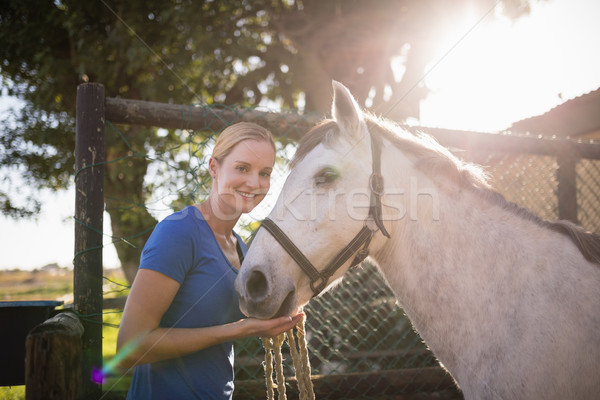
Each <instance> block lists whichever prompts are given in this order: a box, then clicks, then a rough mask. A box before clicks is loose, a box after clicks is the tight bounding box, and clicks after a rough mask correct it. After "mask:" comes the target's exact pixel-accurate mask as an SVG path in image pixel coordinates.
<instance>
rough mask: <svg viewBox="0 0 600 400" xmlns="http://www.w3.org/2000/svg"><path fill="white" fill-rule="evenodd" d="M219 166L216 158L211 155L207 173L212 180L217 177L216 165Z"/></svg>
mask: <svg viewBox="0 0 600 400" xmlns="http://www.w3.org/2000/svg"><path fill="white" fill-rule="evenodd" d="M218 166H219V162H218V161H217V159H216V158H214V157H211V158H210V159H209V160H208V173H209V174H210V176H211V177H212V178H213V180H214V179H215V178H216V177H217V169H218V168H217V167H218Z"/></svg>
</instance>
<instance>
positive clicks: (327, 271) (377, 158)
mask: <svg viewBox="0 0 600 400" xmlns="http://www.w3.org/2000/svg"><path fill="white" fill-rule="evenodd" d="M371 153H372V155H373V158H372V164H373V165H372V168H373V169H372V173H371V176H370V178H369V189H370V191H371V199H370V206H369V215H368V216H367V218H366V219H365V223H364V226H363V227H362V229H361V230H360V231H359V232H358V233H357V234H356V236H354V238H353V239H352V240H351V241H350V243H348V244H347V245H346V247H344V248H343V249H342V250H340V252H339V253H337V255H336V256H335V257H333V259H332V260H331V261H330V262H329V263H328V264H327V265H326V266H325V268H324V269H323V270H322V271H319V270H317V269H316V268H315V266H314V265H313V264H312V263H311V262H310V261H309V260H308V258H306V256H305V255H304V254H303V253H302V251H300V249H298V247H296V245H295V244H294V243H293V242H292V241H291V240H290V238H289V237H288V236H287V235H286V234H285V233H284V232H283V231H282V230H281V229H280V228H279V227H278V226H277V225H276V224H275V222H273V220H271V219H269V218H265V220H264V221H263V222H262V224H261V227H263V228H265V229H266V230H267V231H268V232H269V233H270V234H271V235H272V236H273V237H274V238H275V240H277V242H279V244H280V245H281V247H283V248H284V250H285V251H286V252H287V253H288V254H289V255H290V257H292V258H293V259H294V261H296V263H297V264H298V266H299V267H300V269H302V271H304V273H305V274H306V275H307V276H308V277H309V279H310V288H311V289H312V291H313V297H315V296H317V295H319V293H321V292H322V291H323V290H324V289H325V288H326V287H327V284H328V283H329V278H331V276H332V275H333V274H334V273H335V272H336V271H337V270H338V269H339V268H340V267H341V266H342V265H343V264H344V263H345V262H346V261H348V260H349V259H350V257H352V255H355V256H354V260H353V261H352V263H351V264H350V267H353V266H354V265H357V264H359V263H361V262H362V261H363V260H364V259H365V258H366V257H367V256H368V255H369V244H370V243H371V239H372V238H373V234H374V233H375V232H377V231H378V230H380V231H381V233H382V234H383V235H384V236H386V237H387V238H389V237H390V234H389V233H388V231H387V230H386V229H385V226H384V225H383V221H382V220H381V216H382V211H381V196H383V193H384V187H383V176H381V142H380V140H379V138H375V137H374V136H373V135H371ZM373 222H374V223H375V227H373ZM361 246H362V247H361Z"/></svg>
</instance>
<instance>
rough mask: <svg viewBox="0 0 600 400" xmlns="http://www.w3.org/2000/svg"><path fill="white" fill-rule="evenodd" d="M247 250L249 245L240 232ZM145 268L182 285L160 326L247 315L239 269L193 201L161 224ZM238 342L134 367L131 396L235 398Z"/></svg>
mask: <svg viewBox="0 0 600 400" xmlns="http://www.w3.org/2000/svg"><path fill="white" fill-rule="evenodd" d="M235 236H236V238H237V240H238V243H239V244H240V247H241V249H242V253H243V254H246V245H245V244H244V242H243V241H242V240H241V239H240V237H239V236H238V235H237V234H235ZM140 268H148V269H151V270H154V271H159V272H161V273H163V274H165V275H167V276H169V277H171V278H173V279H175V280H176V281H177V282H179V284H180V285H181V286H180V288H179V290H178V292H177V294H176V295H175V298H174V299H173V302H172V303H171V305H170V307H169V308H168V310H167V311H166V312H165V314H164V316H163V317H162V320H161V322H160V326H161V327H175V328H199V327H207V326H214V325H223V324H226V323H229V322H233V321H238V320H240V319H241V318H244V315H243V314H242V313H241V312H240V309H239V304H238V299H237V295H236V293H235V290H234V281H235V278H236V276H237V269H235V268H234V267H233V266H232V265H231V264H230V262H229V260H227V257H225V254H224V253H223V251H222V250H221V247H220V246H219V244H218V243H217V240H216V238H215V236H214V234H213V232H212V230H211V229H210V227H209V226H208V224H207V223H206V221H205V220H204V217H203V216H202V213H201V212H200V211H198V209H197V208H195V207H192V206H189V207H186V208H185V209H183V210H181V211H179V212H176V213H174V214H172V215H170V216H168V217H167V218H165V219H164V220H163V221H161V222H160V223H158V224H157V225H156V227H155V228H154V231H153V232H152V235H151V236H150V238H149V239H148V241H147V242H146V245H145V246H144V250H143V251H142V256H141V261H140ZM232 395H233V343H232V342H225V343H221V344H218V345H215V346H211V347H208V348H206V349H203V350H200V351H198V352H195V353H192V354H188V355H185V356H182V357H178V358H173V359H169V360H164V361H159V362H155V363H151V364H144V365H139V366H137V367H136V368H135V372H134V374H133V380H132V382H131V387H130V389H129V393H128V395H127V398H128V399H144V400H145V399H230V398H231V397H232Z"/></svg>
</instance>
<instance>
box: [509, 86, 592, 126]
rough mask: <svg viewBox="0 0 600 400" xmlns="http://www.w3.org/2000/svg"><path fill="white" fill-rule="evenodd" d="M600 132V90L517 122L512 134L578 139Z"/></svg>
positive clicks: (514, 124)
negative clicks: (527, 133)
mask: <svg viewBox="0 0 600 400" xmlns="http://www.w3.org/2000/svg"><path fill="white" fill-rule="evenodd" d="M598 130H600V88H599V89H596V90H594V91H591V92H589V93H586V94H583V95H581V96H578V97H575V98H573V99H571V100H568V101H566V102H564V103H562V104H559V105H558V106H556V107H554V108H553V109H551V110H550V111H548V112H546V113H544V114H542V115H538V116H535V117H531V118H526V119H522V120H520V121H518V122H515V123H513V124H512V126H511V127H510V131H511V132H516V133H526V132H529V133H533V134H539V135H543V136H553V135H556V136H558V137H567V136H569V137H573V138H575V137H578V136H582V135H585V134H588V133H591V132H594V131H598Z"/></svg>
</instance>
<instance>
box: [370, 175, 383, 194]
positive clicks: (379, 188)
mask: <svg viewBox="0 0 600 400" xmlns="http://www.w3.org/2000/svg"><path fill="white" fill-rule="evenodd" d="M369 188H370V189H371V192H373V194H375V195H376V196H383V176H382V175H381V174H379V173H377V172H373V173H372V174H371V178H370V179H369Z"/></svg>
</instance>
